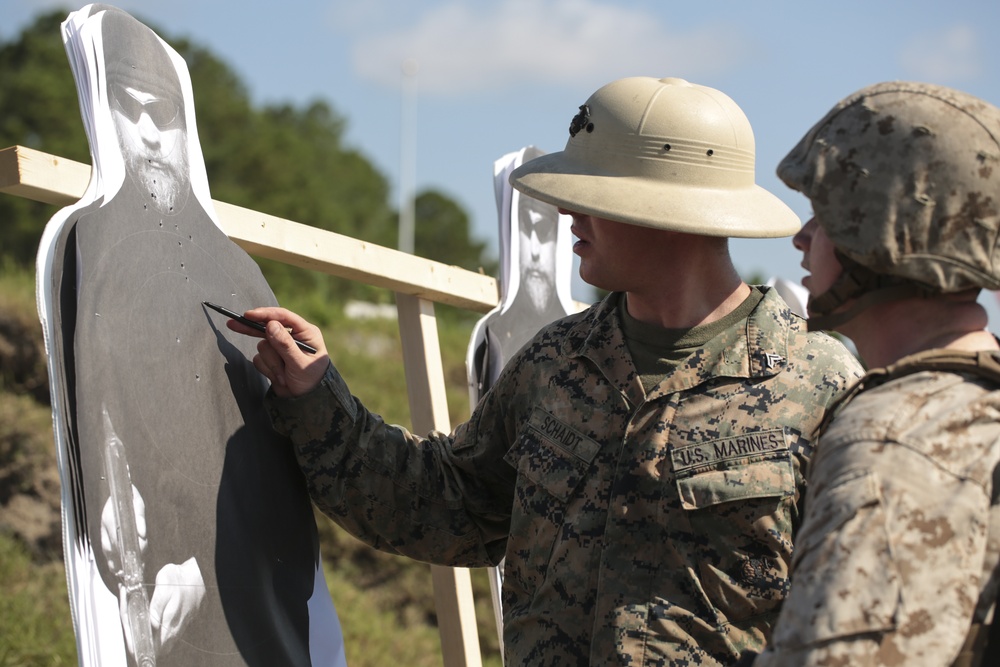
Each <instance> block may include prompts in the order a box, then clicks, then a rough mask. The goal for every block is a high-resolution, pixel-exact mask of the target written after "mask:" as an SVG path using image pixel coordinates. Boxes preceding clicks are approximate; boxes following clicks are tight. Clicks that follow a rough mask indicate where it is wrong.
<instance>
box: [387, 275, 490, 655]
mask: <svg viewBox="0 0 1000 667" xmlns="http://www.w3.org/2000/svg"><path fill="white" fill-rule="evenodd" d="M396 309H397V311H398V312H399V334H400V337H401V339H402V345H403V365H404V367H405V369H406V387H407V393H408V394H409V398H410V419H411V420H412V422H413V430H414V432H416V433H421V434H424V433H429V432H431V431H442V432H444V433H447V432H449V431H450V430H451V424H450V419H449V417H448V402H447V396H446V395H445V381H444V368H443V366H442V364H441V345H440V342H439V341H438V334H437V319H436V318H435V316H434V304H433V303H431V302H430V301H427V300H425V299H420V298H417V297H414V296H412V295H408V294H397V295H396ZM431 576H432V578H433V582H434V603H435V608H436V609H437V615H438V632H439V633H440V636H441V654H442V657H443V662H444V665H445V667H481V666H482V654H481V653H480V650H479V630H478V628H477V627H476V609H475V603H474V600H473V596H472V579H471V577H470V575H469V571H468V570H467V569H464V568H450V567H439V566H431Z"/></svg>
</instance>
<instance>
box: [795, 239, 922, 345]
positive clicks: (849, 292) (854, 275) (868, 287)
mask: <svg viewBox="0 0 1000 667" xmlns="http://www.w3.org/2000/svg"><path fill="white" fill-rule="evenodd" d="M837 259H838V260H840V263H841V265H842V266H843V267H844V268H843V271H842V272H841V274H840V276H839V277H838V278H837V279H836V280H835V281H834V283H833V285H831V286H830V289H828V290H827V291H825V292H823V293H822V294H819V295H817V296H815V297H813V296H810V297H809V302H808V303H807V304H806V310H807V311H808V313H809V317H808V319H807V320H806V325H807V326H806V328H807V329H808V330H809V331H830V330H833V329H835V328H836V327H838V326H840V325H841V324H844V323H845V322H849V321H850V320H852V319H854V318H855V317H857V316H858V315H859V314H860V313H861V312H862V311H864V310H865V309H866V308H870V307H871V306H874V305H876V304H879V303H885V302H886V301H895V300H898V299H906V298H909V297H918V296H928V295H930V294H933V293H934V290H933V289H931V288H929V287H924V286H921V285H919V284H917V283H915V282H912V281H910V280H905V279H902V278H896V277H893V276H887V275H883V274H878V273H875V272H874V271H872V270H871V269H869V268H867V267H865V266H863V265H861V264H858V263H857V262H855V261H854V260H852V259H850V258H848V257H846V256H844V255H842V254H841V253H840V252H837ZM852 300H853V303H851V305H850V306H849V307H847V308H845V309H844V310H840V311H838V310H837V309H838V308H840V307H841V306H843V305H844V304H846V303H848V302H849V301H852ZM835 311H837V312H835Z"/></svg>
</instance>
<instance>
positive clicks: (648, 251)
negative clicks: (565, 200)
mask: <svg viewBox="0 0 1000 667" xmlns="http://www.w3.org/2000/svg"><path fill="white" fill-rule="evenodd" d="M559 212H560V213H563V214H565V215H569V216H571V217H572V218H573V227H572V228H571V231H572V232H573V235H574V236H576V238H577V241H576V243H575V244H574V245H573V252H574V253H576V255H578V256H579V257H580V277H581V278H582V279H583V280H584V281H585V282H587V283H588V284H590V285H593V286H594V287H598V288H600V289H603V290H608V291H616V292H631V291H635V290H641V289H644V288H646V287H648V284H649V282H648V276H647V274H649V273H650V272H652V271H655V270H656V268H657V267H659V266H661V264H662V262H663V254H664V252H665V251H668V250H669V247H670V243H669V238H668V237H669V234H670V233H671V232H666V231H664V230H660V229H652V228H649V227H640V226H638V225H630V224H627V223H624V222H616V221H614V220H606V219H604V218H598V217H596V216H593V215H586V214H583V213H576V212H574V211H570V210H567V209H562V208H561V209H559Z"/></svg>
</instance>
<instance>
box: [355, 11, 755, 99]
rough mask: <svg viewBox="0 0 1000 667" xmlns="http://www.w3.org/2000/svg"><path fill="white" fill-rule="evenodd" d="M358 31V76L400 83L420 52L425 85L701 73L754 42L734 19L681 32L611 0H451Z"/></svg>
mask: <svg viewBox="0 0 1000 667" xmlns="http://www.w3.org/2000/svg"><path fill="white" fill-rule="evenodd" d="M369 25H370V24H369ZM353 39H354V43H353V47H352V52H353V60H354V67H355V69H356V71H357V73H358V75H359V76H360V77H361V78H363V79H367V80H369V81H374V82H377V83H380V84H382V85H385V86H389V87H393V88H395V87H398V86H399V82H400V77H401V64H402V63H403V62H404V61H405V60H407V59H414V60H416V61H417V62H418V63H419V85H420V90H421V93H423V94H426V93H444V94H449V93H457V92H461V93H470V92H477V91H481V90H485V89H490V90H498V89H503V88H505V87H507V86H511V85H514V84H523V83H536V84H545V85H560V86H568V87H573V86H579V85H580V84H582V83H591V82H593V81H595V80H601V81H605V80H611V79H613V78H617V77H620V76H627V75H649V76H655V75H670V76H685V77H688V78H702V77H705V76H707V75H710V74H714V73H717V72H719V71H721V70H723V69H725V68H726V67H728V66H730V65H732V64H734V63H738V62H739V61H740V59H741V53H742V52H743V51H745V49H746V48H748V45H747V43H746V40H745V39H744V38H743V37H742V36H741V35H740V34H738V33H737V32H736V31H735V30H734V29H732V28H729V27H726V26H723V25H716V26H707V25H706V26H704V27H701V28H699V29H697V30H695V31H689V32H687V33H682V32H681V31H679V30H670V28H669V26H667V25H664V24H663V22H662V21H661V20H660V18H658V17H656V16H654V15H652V14H650V13H648V12H644V11H642V10H639V9H632V8H627V7H622V6H618V5H614V4H612V3H611V2H608V1H607V0H494V2H490V3H474V2H462V1H461V0H446V2H443V3H441V4H438V5H437V6H435V7H434V8H432V9H430V10H429V11H426V12H424V13H423V14H422V15H420V16H418V17H417V18H416V20H414V21H413V22H412V23H410V24H409V25H407V26H406V27H395V28H388V29H386V28H382V29H380V30H379V29H375V30H364V29H362V30H361V31H360V32H359V33H355V35H354V37H353Z"/></svg>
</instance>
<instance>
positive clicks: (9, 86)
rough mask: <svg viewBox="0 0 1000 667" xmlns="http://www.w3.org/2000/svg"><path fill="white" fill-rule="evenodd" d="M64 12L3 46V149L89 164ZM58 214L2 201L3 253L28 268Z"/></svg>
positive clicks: (7, 199) (0, 123)
mask: <svg viewBox="0 0 1000 667" xmlns="http://www.w3.org/2000/svg"><path fill="white" fill-rule="evenodd" d="M65 18H66V12H61V11H57V12H50V13H48V14H44V15H41V16H39V17H38V18H37V19H36V20H35V22H34V23H32V24H31V25H30V26H29V27H28V28H27V29H25V30H24V32H22V33H21V35H20V37H19V38H18V39H17V40H16V41H13V42H11V43H0V148H6V147H8V146H13V145H15V144H20V145H22V146H27V147H29V148H35V149H37V150H40V151H45V152H47V153H52V154H55V155H59V156H62V157H65V158H69V159H71V160H76V161H79V162H85V163H89V162H90V149H89V147H88V145H87V136H86V133H85V132H84V130H83V121H82V120H81V118H80V103H79V101H78V98H77V94H76V84H75V83H74V82H73V75H72V73H71V72H70V69H69V65H68V62H67V59H66V50H65V48H64V47H63V43H62V38H61V37H60V29H59V24H60V23H61V22H62V21H63V19H65ZM57 210H58V209H57V208H56V207H55V206H50V205H47V204H39V203H38V202H32V201H28V200H27V199H23V198H21V197H0V221H3V222H2V224H0V253H2V255H3V257H4V258H5V259H7V260H8V261H10V260H14V262H15V263H16V264H19V265H21V266H30V265H31V264H32V263H33V262H34V260H35V251H36V249H37V248H38V240H39V238H40V237H41V234H42V228H43V225H44V221H46V220H48V219H49V218H50V217H52V215H53V214H54V213H55V212H56V211H57Z"/></svg>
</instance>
